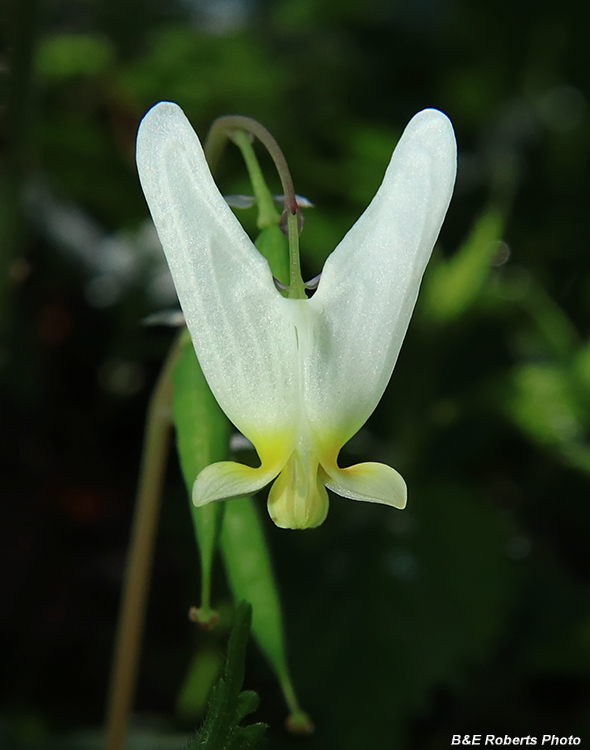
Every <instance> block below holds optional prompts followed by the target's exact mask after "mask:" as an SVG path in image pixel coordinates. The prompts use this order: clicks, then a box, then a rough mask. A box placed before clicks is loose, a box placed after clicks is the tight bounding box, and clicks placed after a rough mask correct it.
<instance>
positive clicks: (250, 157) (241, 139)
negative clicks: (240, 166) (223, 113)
mask: <svg viewBox="0 0 590 750" xmlns="http://www.w3.org/2000/svg"><path fill="white" fill-rule="evenodd" d="M233 141H234V143H235V144H236V146H237V147H238V148H239V149H240V151H241V152H242V157H243V159H244V162H245V163H246V167H247V169H248V176H249V177H250V182H251V183H252V189H253V190H254V197H255V198H256V204H257V206H258V221H257V224H258V229H265V228H266V227H269V226H272V225H273V224H278V223H279V222H280V219H281V217H280V215H279V212H278V211H277V210H276V208H275V205H274V201H273V198H272V195H271V193H270V190H269V189H268V187H267V185H266V182H265V181H264V177H263V175H262V170H261V169H260V165H259V164H258V159H257V158H256V154H255V153H254V148H253V147H252V143H251V141H250V138H248V134H247V133H246V131H245V130H236V131H235V132H234V134H233Z"/></svg>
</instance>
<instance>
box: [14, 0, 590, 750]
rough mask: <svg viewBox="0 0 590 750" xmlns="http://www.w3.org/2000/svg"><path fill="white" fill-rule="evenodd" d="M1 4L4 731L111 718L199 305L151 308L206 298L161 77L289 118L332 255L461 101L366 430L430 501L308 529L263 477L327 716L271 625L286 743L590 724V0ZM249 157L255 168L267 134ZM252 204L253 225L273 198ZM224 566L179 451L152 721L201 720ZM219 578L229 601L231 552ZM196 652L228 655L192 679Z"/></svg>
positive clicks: (168, 744) (82, 728) (298, 653)
mask: <svg viewBox="0 0 590 750" xmlns="http://www.w3.org/2000/svg"><path fill="white" fill-rule="evenodd" d="M0 12H1V16H0V24H1V25H0V36H1V39H0V42H1V44H2V56H1V59H0V97H1V101H2V125H1V127H2V130H1V142H0V149H1V150H0V157H1V160H2V163H1V172H0V190H1V193H0V220H1V224H0V332H1V336H2V341H1V348H0V384H1V396H0V398H1V401H0V404H1V416H0V464H1V468H0V499H1V515H2V521H1V524H0V560H1V563H0V566H1V567H0V570H1V579H2V589H1V594H0V612H1V615H2V626H1V627H2V634H1V637H0V695H1V698H0V706H1V707H0V747H1V748H13V749H15V750H16V749H19V750H20V749H21V748H22V749H29V748H31V749H32V750H35V749H36V748H80V750H84V748H98V747H101V744H100V726H101V722H102V719H103V712H104V702H105V696H106V689H107V680H108V671H109V661H110V657H111V653H112V646H113V639H114V628H115V622H116V615H117V607H118V600H119V592H120V587H121V581H122V575H123V571H124V562H125V554H126V548H127V543H128V538H129V528H130V521H131V514H132V508H133V502H134V492H135V483H136V478H137V471H138V462H139V456H140V448H141V439H142V430H143V422H144V415H145V409H146V403H147V399H148V397H149V394H150V390H151V387H152V385H153V383H154V379H155V377H156V375H157V373H158V370H159V367H160V365H161V362H162V359H163V357H164V356H165V353H166V351H167V349H168V347H169V345H170V342H171V340H172V337H173V335H174V331H172V330H171V329H169V328H166V327H146V326H142V325H141V321H142V320H143V319H144V318H145V317H146V316H147V315H149V314H151V313H153V312H155V311H159V310H162V309H169V308H171V307H174V306H175V299H174V293H173V290H172V287H171V284H170V280H169V277H168V276H167V271H166V268H165V265H164V262H163V258H162V256H161V254H160V250H159V248H158V243H157V240H156V238H155V236H154V232H153V228H152V226H151V224H150V221H149V216H148V212H147V208H146V205H145V202H144V199H143V196H142V193H141V190H140V187H139V182H138V179H137V175H136V171H135V165H134V140H135V134H136V131H137V126H138V123H139V121H140V119H141V117H142V116H143V114H144V113H145V112H146V111H147V110H148V108H149V107H150V106H151V105H153V104H154V103H156V102H157V101H160V100H162V99H169V100H173V101H176V102H178V103H179V104H180V105H181V106H182V107H183V108H184V110H185V112H186V113H187V115H188V116H189V118H190V119H191V120H192V122H193V124H194V126H195V128H196V130H197V131H198V133H199V134H200V135H201V137H204V136H205V134H206V132H207V129H208V127H209V125H210V123H211V121H212V120H213V119H214V118H215V117H217V116H219V115H222V114H228V113H238V114H247V115H251V116H253V117H255V118H257V119H259V120H260V121H261V122H263V123H264V124H265V125H266V126H267V127H268V128H269V129H270V130H271V131H272V132H273V134H274V135H275V137H276V138H277V139H278V140H279V142H280V143H281V145H282V147H283V150H284V152H285V154H286V155H287V159H288V161H289V164H290V167H291V170H292V173H293V176H294V180H295V186H296V190H297V191H298V192H299V193H301V194H303V195H305V196H306V197H308V198H309V199H311V200H312V201H313V202H314V203H315V206H316V208H315V209H313V210H310V211H308V212H307V224H306V227H305V230H304V232H303V235H302V252H303V260H304V266H305V274H304V275H305V276H306V277H307V278H311V277H312V276H314V275H316V274H317V273H318V272H319V271H320V270H321V266H322V262H323V260H324V259H325V258H326V256H327V255H328V253H329V252H330V251H331V250H332V249H333V248H334V247H335V245H336V244H337V243H338V241H339V239H340V238H341V237H342V235H343V234H344V233H345V231H346V230H347V229H348V228H349V227H350V226H351V225H352V223H353V222H354V221H355V220H356V218H357V217H358V216H359V215H360V213H361V212H362V210H363V209H364V208H365V206H366V205H367V203H368V202H369V200H370V199H371V197H372V195H373V194H374V192H375V190H376V188H377V187H378V185H379V183H380V180H381V178H382V175H383V173H384V170H385V167H386V164H387V162H388V159H389V156H390V154H391V151H392V148H393V146H394V145H395V143H396V140H397V138H398V137H399V135H400V133H401V131H402V129H403V127H404V125H405V124H406V122H407V121H408V120H409V118H410V117H411V116H412V115H413V114H414V113H415V112H416V111H418V110H420V109H422V108H424V107H428V106H434V107H438V108H440V109H442V110H443V111H445V112H446V113H447V114H448V115H449V116H450V117H451V119H452V120H453V123H454V125H455V128H456V132H457V139H458V144H459V173H458V180H457V188H456V191H455V195H454V198H453V201H452V204H451V208H450V211H449V215H448V218H447V220H446V223H445V226H444V228H443V231H442V234H441V237H440V241H439V246H438V248H437V250H436V252H435V256H434V259H433V261H432V263H431V266H430V267H429V269H428V271H427V275H426V278H425V281H424V284H423V288H422V293H421V297H420V300H419V303H418V307H417V310H416V314H415V316H414V319H413V322H412V324H411V326H410V330H409V333H408V337H407V340H406V343H405V345H404V348H403V350H402V354H401V356H400V360H399V363H398V366H397V368H396V371H395V373H394V376H393V378H392V381H391V383H390V386H389V388H388V390H387V392H386V394H385V396H384V398H383V401H382V403H381V404H380V406H379V407H378V409H377V411H376V413H375V414H374V416H373V417H372V418H371V419H370V421H369V423H368V424H367V426H366V427H365V428H364V429H363V431H362V432H361V433H360V434H359V435H358V436H357V437H356V438H355V439H354V440H353V441H351V444H350V445H349V446H348V448H347V449H346V450H345V452H344V455H343V457H342V458H343V462H347V461H348V462H353V461H357V460H367V459H373V460H382V461H385V462H389V463H391V464H392V465H393V466H395V467H396V468H397V469H398V470H399V471H400V472H401V473H402V474H403V475H404V476H405V478H406V480H407V482H408V485H409V493H410V494H409V504H408V508H407V509H406V510H405V511H403V512H397V511H395V510H391V509H387V508H383V507H377V506H367V505H363V504H359V503H351V502H348V501H346V500H343V499H340V498H333V502H332V505H331V511H330V514H329V516H328V519H327V521H326V522H325V524H324V525H323V526H322V527H321V528H320V529H317V530H314V531H307V532H285V531H282V530H279V529H276V528H274V527H273V525H272V523H271V522H270V520H266V515H265V510H264V500H263V498H260V508H261V511H262V515H263V518H264V519H265V528H266V531H267V535H268V541H269V544H270V545H271V548H272V550H273V555H274V558H275V563H276V572H277V576H278V579H279V582H280V585H281V590H282V595H283V601H284V606H285V612H286V627H287V632H288V637H289V650H290V655H291V661H292V665H293V672H294V677H295V682H296V684H297V687H298V692H299V694H300V698H301V701H302V703H303V705H304V707H305V708H306V709H307V710H308V711H309V712H310V713H311V715H312V717H313V719H314V721H315V723H316V726H317V730H316V734H315V735H314V736H313V737H311V738H304V739H302V738H293V737H291V736H289V735H288V734H287V733H286V732H285V731H284V729H283V721H284V717H285V713H286V711H285V707H284V705H283V703H282V698H281V696H280V694H279V692H278V688H277V685H276V682H275V680H274V677H273V675H272V673H271V672H270V670H269V668H268V666H267V665H266V664H265V662H264V661H263V659H262V657H261V656H260V655H259V653H258V652H257V651H256V648H255V647H254V646H252V648H251V651H250V654H249V657H248V665H247V676H246V687H247V688H251V689H255V690H257V691H258V692H259V694H260V697H261V706H260V709H259V711H258V713H257V714H256V717H257V718H259V719H261V720H265V721H268V722H269V723H270V725H271V729H270V732H269V736H270V739H271V743H270V747H272V748H293V747H301V748H302V749H303V748H309V750H315V749H316V748H322V749H324V750H331V749H332V748H338V749H339V750H347V749H348V748H351V749H352V748H372V749H374V750H380V749H381V748H383V749H386V748H387V749H392V750H393V749H397V748H404V749H405V748H410V749H413V748H415V749H416V750H418V749H420V750H423V749H425V750H436V749H437V748H446V747H449V746H450V737H451V735H452V734H457V733H475V732H477V733H494V734H505V733H508V734H510V735H512V736H515V735H522V736H526V735H537V736H540V735H541V734H545V733H554V734H557V735H560V736H569V735H572V734H573V735H577V736H580V737H582V743H584V742H588V741H589V740H590V718H589V717H590V548H589V543H588V538H589V529H590V498H589V496H588V495H589V490H590V444H589V442H588V428H589V426H590V341H589V333H590V252H589V251H588V238H590V219H589V216H590V212H589V209H588V202H589V199H590V191H589V187H590V179H589V175H590V172H589V168H590V162H589V156H590V154H589V150H590V109H589V106H588V97H589V95H590V87H589V85H590V80H589V78H590V60H589V52H588V49H589V48H588V44H587V24H586V23H584V17H583V14H584V6H583V3H578V2H575V0H565V1H564V2H561V3H555V2H549V0H537V1H536V2H532V1H531V0H513V1H512V2H511V3H506V4H503V3H497V2H494V1H493V0H479V2H477V3H475V2H470V1H469V0H419V1H417V2H410V1H409V0H397V2H396V1H395V0H389V1H387V0H367V2H364V3H359V2H355V1H354V0H185V1H184V2H181V1H180V0H179V1H178V2H165V0H159V1H158V0H52V1H51V0H47V1H46V2H41V1H40V0H12V1H7V2H5V3H4V4H3V5H2V7H1V9H0ZM261 158H262V162H263V164H268V161H267V160H265V158H264V157H261ZM269 174H270V175H271V177H270V182H271V184H273V185H276V188H277V192H278V182H277V181H275V182H274V183H273V180H275V178H274V175H272V171H269ZM219 184H220V186H221V188H222V190H223V191H225V192H227V193H236V192H248V184H247V180H246V173H245V169H244V168H243V165H242V164H241V162H240V159H239V155H238V154H237V152H236V153H234V152H232V151H231V150H228V152H227V154H226V155H225V157H224V160H223V162H222V164H221V168H220V171H219ZM241 218H243V220H244V222H245V224H246V226H247V227H248V228H249V229H251V230H253V229H254V221H255V217H254V215H253V212H248V211H246V212H244V213H243V214H241ZM198 579H199V571H198V562H197V554H196V550H195V544H194V539H193V536H192V529H191V523H190V517H189V510H188V505H187V499H186V494H185V490H184V487H183V484H182V479H181V476H180V472H179V469H178V465H177V461H176V459H175V457H174V456H172V457H171V461H170V469H169V472H168V478H167V484H166V495H165V499H164V507H163V512H162V519H161V524H160V530H159V536H158V549H157V555H156V561H155V570H154V578H153V585H152V591H151V597H150V604H149V612H148V620H147V629H146V638H145V647H144V652H143V660H142V670H141V676H140V683H139V689H138V696H137V701H136V709H137V715H136V719H135V722H134V729H133V743H134V744H133V745H132V747H134V748H140V749H141V748H144V749H145V750H148V749H149V748H158V749H160V750H162V749H163V748H177V747H182V746H183V742H184V738H185V737H186V736H187V734H188V733H189V732H190V731H191V729H192V727H193V726H194V725H195V724H196V723H197V722H198V720H199V716H198V714H199V711H200V710H202V706H203V704H204V700H205V698H204V694H205V692H206V688H207V685H208V684H209V681H210V679H211V674H210V673H211V672H212V671H213V669H214V664H215V663H216V657H215V654H219V653H221V652H222V650H223V648H224V643H225V638H226V634H227V624H225V625H224V623H223V622H222V626H221V627H220V629H219V631H218V632H217V634H212V635H204V634H202V633H200V632H196V631H195V626H194V625H192V624H191V623H190V622H189V621H188V619H187V617H186V613H187V610H188V607H189V606H190V605H192V604H194V603H196V601H197V600H198ZM215 587H216V588H215V591H216V593H215V600H216V601H217V603H218V604H219V605H220V607H221V609H222V610H224V608H225V609H227V607H228V602H229V596H228V593H227V586H226V584H225V582H224V578H223V573H222V571H221V570H218V571H217V574H216V580H215ZM195 654H198V655H200V656H199V658H200V659H201V663H202V664H203V665H205V666H204V667H203V669H202V670H201V672H200V673H199V674H200V676H198V677H197V678H195V677H194V674H193V681H192V683H191V684H190V685H189V686H188V687H187V683H186V676H187V673H188V672H189V667H190V664H191V662H192V660H193V658H194V656H195ZM207 665H209V667H208V666H207ZM211 665H213V666H211ZM183 686H184V688H183ZM187 690H188V698H187ZM179 696H180V697H179Z"/></svg>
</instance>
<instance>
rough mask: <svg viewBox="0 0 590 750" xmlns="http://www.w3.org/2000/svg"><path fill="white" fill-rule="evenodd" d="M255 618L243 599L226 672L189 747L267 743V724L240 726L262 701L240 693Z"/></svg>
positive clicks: (225, 749) (221, 748) (244, 749)
mask: <svg viewBox="0 0 590 750" xmlns="http://www.w3.org/2000/svg"><path fill="white" fill-rule="evenodd" d="M251 621H252V607H251V606H250V605H249V604H248V603H246V602H240V603H239V604H238V605H237V607H236V610H235V615H234V625H233V628H232V632H231V635H230V638H229V643H228V646H227V658H226V662H225V668H224V671H223V675H222V676H221V677H220V679H219V680H218V682H217V683H216V684H215V685H214V687H213V690H212V691H211V697H210V699H209V707H208V710H207V715H206V716H205V720H204V722H203V725H202V727H201V728H200V729H199V731H198V732H197V733H196V735H195V736H194V737H193V738H192V739H191V740H190V741H189V743H188V745H187V750H256V749H257V748H262V747H264V745H265V744H266V740H265V738H264V733H265V731H266V725H265V724H260V723H259V724H251V725H250V726H246V727H242V726H240V721H241V720H242V719H243V718H244V716H245V715H246V714H249V713H251V712H252V711H253V710H254V709H255V708H256V706H257V704H258V696H257V695H256V693H253V692H252V691H245V692H240V691H241V688H242V685H243V682H244V663H245V659H246V646H247V643H248V636H249V635H250V625H251Z"/></svg>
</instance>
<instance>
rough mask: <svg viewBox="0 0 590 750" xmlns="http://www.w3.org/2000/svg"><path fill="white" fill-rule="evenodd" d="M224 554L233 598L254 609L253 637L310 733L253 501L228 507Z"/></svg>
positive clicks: (267, 551) (224, 527)
mask: <svg viewBox="0 0 590 750" xmlns="http://www.w3.org/2000/svg"><path fill="white" fill-rule="evenodd" d="M221 552H222V555H223V561H224V564H225V568H226V571H227V576H228V581H229V584H230V588H231V590H232V593H233V595H234V598H235V599H236V600H237V601H240V600H242V599H244V600H246V601H248V602H250V604H251V605H252V608H253V615H252V630H253V632H254V637H255V639H256V641H257V643H258V645H259V646H260V648H261V650H262V652H263V653H264V655H265V656H266V658H267V659H268V661H269V662H270V664H271V666H272V668H273V670H274V671H275V673H276V675H277V677H278V679H279V681H280V683H281V687H282V690H283V693H284V695H285V700H286V701H287V704H288V706H289V709H290V710H291V712H292V714H293V715H295V716H296V717H297V719H298V721H299V723H301V726H302V729H301V731H302V732H303V733H305V732H306V731H311V723H310V722H309V719H308V718H307V716H305V714H303V712H302V711H301V709H300V708H299V705H298V702H297V698H296V696H295V691H294V689H293V684H292V682H291V675H290V673H289V667H288V663H287V650H286V644H285V634H284V628H283V613H282V609H281V602H280V599H279V592H278V588H277V584H276V580H275V577H274V573H273V569H272V562H271V558H270V553H269V550H268V547H267V544H266V540H265V538H264V534H263V531H262V525H261V523H260V518H259V516H258V513H257V511H256V506H255V505H254V502H253V501H252V499H251V498H248V497H244V498H239V499H235V500H231V501H229V502H228V503H227V507H226V511H225V515H224V518H223V525H222V529H221Z"/></svg>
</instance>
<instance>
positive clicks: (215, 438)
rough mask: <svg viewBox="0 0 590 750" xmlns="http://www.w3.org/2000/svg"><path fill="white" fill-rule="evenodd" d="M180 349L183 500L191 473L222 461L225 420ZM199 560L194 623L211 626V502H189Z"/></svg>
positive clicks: (175, 405)
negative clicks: (197, 606) (200, 504)
mask: <svg viewBox="0 0 590 750" xmlns="http://www.w3.org/2000/svg"><path fill="white" fill-rule="evenodd" d="M184 343H185V345H184V347H183V349H182V353H181V355H180V358H179V360H178V362H177V364H176V367H175V369H174V375H173V382H174V394H173V400H172V412H173V418H174V425H175V427H176V444H177V448H178V454H179V458H180V465H181V468H182V473H183V476H184V481H185V483H186V487H187V491H188V495H189V502H190V497H191V494H192V487H193V483H194V481H195V479H196V478H197V474H198V473H199V472H200V471H201V470H202V469H204V468H205V467H206V466H208V465H209V464H212V463H215V462H216V461H222V460H224V459H225V458H227V451H228V445H229V422H228V420H227V417H226V416H225V414H224V413H223V412H222V411H221V408H220V407H219V405H218V403H217V401H216V400H215V398H214V397H213V394H212V393H211V390H210V388H209V386H208V385H207V382H206V380H205V377H204V375H203V372H202V370H201V367H200V365H199V362H198V360H197V357H196V355H195V351H194V349H193V346H192V343H191V340H190V338H189V336H188V333H187V335H186V340H185V342H184ZM190 507H191V513H192V518H193V524H194V528H195V533H196V537H197V543H198V546H199V552H200V556H201V576H202V593H201V597H202V603H201V610H200V615H198V619H199V622H203V623H207V622H211V618H213V617H214V614H213V613H212V612H211V610H210V591H211V569H212V564H213V555H214V552H215V546H216V543H217V536H218V532H219V525H220V521H221V516H222V515H223V509H224V506H223V504H221V503H211V504H209V505H205V506H204V507H202V508H196V507H195V506H194V505H193V504H192V502H191V503H190Z"/></svg>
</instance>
